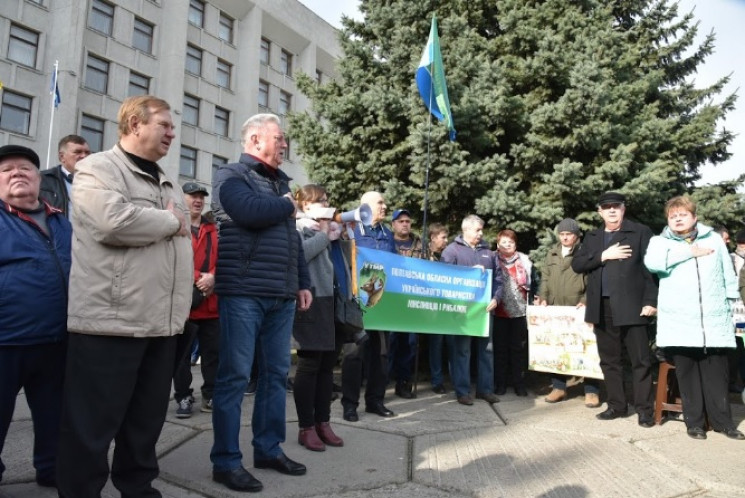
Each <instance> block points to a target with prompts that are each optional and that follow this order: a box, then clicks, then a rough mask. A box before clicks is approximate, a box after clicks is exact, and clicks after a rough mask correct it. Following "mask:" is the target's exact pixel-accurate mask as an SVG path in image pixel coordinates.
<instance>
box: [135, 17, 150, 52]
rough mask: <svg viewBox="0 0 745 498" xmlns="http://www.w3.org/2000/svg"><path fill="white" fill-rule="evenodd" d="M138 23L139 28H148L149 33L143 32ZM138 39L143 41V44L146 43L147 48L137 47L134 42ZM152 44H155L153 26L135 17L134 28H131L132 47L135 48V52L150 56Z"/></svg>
mask: <svg viewBox="0 0 745 498" xmlns="http://www.w3.org/2000/svg"><path fill="white" fill-rule="evenodd" d="M138 23H139V25H141V26H145V27H147V28H149V29H150V32H149V33H147V32H145V31H143V30H142V29H141V28H140V26H139V25H138ZM138 34H139V36H138ZM138 39H139V40H144V41H145V42H147V47H146V48H144V47H140V46H138V43H137V42H136V40H138ZM154 43H155V25H154V24H152V23H149V22H147V21H146V20H144V19H142V18H140V17H137V16H135V22H134V27H133V28H132V47H133V48H135V49H136V50H139V51H141V52H144V53H146V54H149V55H152V53H153V44H154Z"/></svg>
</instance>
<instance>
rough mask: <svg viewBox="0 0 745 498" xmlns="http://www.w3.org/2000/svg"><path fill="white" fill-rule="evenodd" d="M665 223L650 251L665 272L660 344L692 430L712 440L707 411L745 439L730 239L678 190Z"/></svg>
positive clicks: (653, 266)
mask: <svg viewBox="0 0 745 498" xmlns="http://www.w3.org/2000/svg"><path fill="white" fill-rule="evenodd" d="M665 216H666V218H667V227H665V229H664V230H663V231H662V234H661V235H658V236H656V237H652V239H651V240H650V242H649V246H648V248H647V253H646V255H645V257H644V264H645V265H646V266H647V268H649V271H650V272H652V273H656V274H657V276H658V277H659V279H660V287H659V289H660V290H659V295H658V299H657V315H658V319H657V345H658V346H660V347H663V348H665V353H666V355H668V356H669V357H672V359H673V362H674V363H675V367H676V368H675V375H676V377H677V378H678V385H679V386H680V394H681V398H682V401H683V418H684V420H685V424H686V427H687V428H688V435H689V436H690V437H692V438H694V439H706V431H705V430H704V425H705V421H706V416H708V418H709V423H710V424H711V427H712V428H713V429H714V430H715V431H716V432H722V433H724V434H725V435H726V436H727V437H729V438H731V439H745V435H743V434H742V432H740V431H738V430H737V429H736V427H735V423H734V421H733V420H732V414H731V412H730V405H729V398H728V392H727V386H728V384H729V379H728V377H729V369H728V364H727V350H728V348H734V347H735V333H734V328H733V326H732V309H731V301H732V300H734V299H736V298H738V297H739V294H738V289H737V279H736V277H735V270H734V268H733V266H732V262H731V260H730V257H729V254H728V253H727V247H726V246H725V245H724V241H723V240H722V238H721V237H720V236H719V234H717V233H715V232H714V231H713V230H712V229H711V227H708V226H706V225H703V224H701V223H698V220H697V218H696V204H695V203H694V202H693V201H692V200H690V199H689V198H688V197H684V196H679V197H673V198H672V199H670V200H669V201H667V203H666V204H665Z"/></svg>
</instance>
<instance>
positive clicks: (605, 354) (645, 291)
mask: <svg viewBox="0 0 745 498" xmlns="http://www.w3.org/2000/svg"><path fill="white" fill-rule="evenodd" d="M598 212H599V213H600V217H601V218H603V221H604V225H603V226H602V227H600V228H598V229H596V230H593V231H591V232H588V233H587V235H585V238H584V240H583V241H582V245H581V246H580V247H579V249H578V251H577V253H576V255H575V256H574V259H573V260H572V269H573V270H574V271H575V272H577V273H586V274H587V306H586V308H585V310H586V311H585V321H587V322H589V323H592V324H594V325H595V336H596V338H597V343H598V353H599V354H600V368H601V369H602V371H603V376H604V377H605V386H606V390H607V392H608V400H607V402H608V408H607V409H606V410H605V411H604V412H601V413H598V414H597V418H599V419H600V420H613V419H615V418H618V417H624V416H626V414H627V405H626V396H625V394H624V389H623V364H622V352H623V350H622V348H623V345H625V346H626V350H627V352H628V355H629V359H630V360H631V368H632V378H633V387H634V408H635V410H636V413H637V414H638V416H639V425H640V426H642V427H652V426H653V425H654V420H653V418H652V411H653V406H652V396H653V393H652V374H651V357H650V351H649V339H648V336H647V326H648V324H649V317H651V316H654V315H655V313H657V309H656V306H657V282H656V280H655V279H654V278H653V277H652V274H651V273H649V271H648V270H647V268H646V267H645V266H644V253H645V252H646V250H647V245H648V244H649V239H650V238H652V231H651V230H650V229H649V227H647V226H645V225H642V224H639V223H634V222H632V221H628V220H625V219H624V214H625V212H626V198H625V197H624V196H623V195H622V194H619V193H617V192H606V193H604V194H603V195H601V196H600V198H599V199H598Z"/></svg>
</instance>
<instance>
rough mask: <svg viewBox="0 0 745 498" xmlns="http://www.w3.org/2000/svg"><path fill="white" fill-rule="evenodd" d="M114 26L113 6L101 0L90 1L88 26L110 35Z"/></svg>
mask: <svg viewBox="0 0 745 498" xmlns="http://www.w3.org/2000/svg"><path fill="white" fill-rule="evenodd" d="M113 26H114V6H113V5H111V4H110V3H106V2H103V1H102V0H93V1H92V2H91V14H90V16H88V27H89V28H92V29H95V30H96V31H100V32H101V33H103V34H105V35H106V36H111V32H112V28H113Z"/></svg>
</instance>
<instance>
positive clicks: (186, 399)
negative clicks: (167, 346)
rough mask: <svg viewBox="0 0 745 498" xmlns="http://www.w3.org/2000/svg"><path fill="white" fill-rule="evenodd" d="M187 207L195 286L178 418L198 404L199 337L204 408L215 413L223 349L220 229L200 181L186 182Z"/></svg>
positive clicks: (176, 386)
mask: <svg viewBox="0 0 745 498" xmlns="http://www.w3.org/2000/svg"><path fill="white" fill-rule="evenodd" d="M183 190H184V198H185V199H186V209H188V210H189V219H190V221H191V247H192V250H193V252H194V287H193V289H192V302H191V313H189V320H188V321H187V322H186V327H185V328H184V334H183V335H181V336H179V339H178V340H179V345H178V347H177V348H176V353H177V354H176V369H175V372H174V374H173V391H174V394H173V399H174V400H175V401H176V404H177V405H178V408H177V409H176V417H177V418H189V417H191V412H192V405H193V404H194V397H193V396H192V394H193V392H194V391H193V389H192V388H191V381H192V375H191V361H190V356H191V355H190V352H191V349H192V348H191V346H192V343H193V342H194V338H195V337H196V338H197V339H198V340H199V351H200V355H201V356H202V360H201V362H200V366H201V369H202V378H203V380H204V382H203V384H202V402H201V405H200V411H202V412H205V413H212V392H213V390H214V388H215V376H216V375H217V364H218V353H219V350H220V322H219V320H218V311H217V295H216V294H215V293H214V291H215V266H216V265H217V228H216V227H215V224H214V223H212V222H211V221H209V220H208V219H207V218H205V217H204V216H202V210H203V209H204V198H205V197H206V196H208V195H209V193H208V192H207V189H206V188H205V187H204V186H202V185H200V184H198V183H196V182H187V183H185V184H184V187H183Z"/></svg>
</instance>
